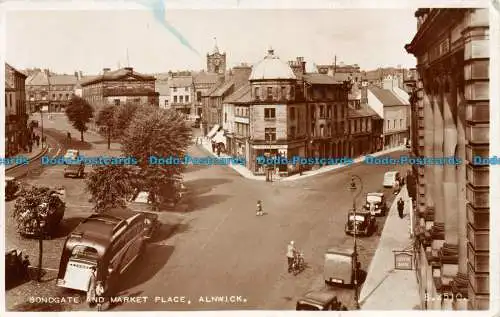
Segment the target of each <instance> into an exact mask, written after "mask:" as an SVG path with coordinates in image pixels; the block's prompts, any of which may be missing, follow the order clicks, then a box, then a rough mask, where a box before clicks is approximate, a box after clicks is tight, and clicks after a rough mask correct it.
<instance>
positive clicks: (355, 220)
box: [345, 210, 377, 236]
mask: <svg viewBox="0 0 500 317" xmlns="http://www.w3.org/2000/svg"><path fill="white" fill-rule="evenodd" d="M375 231H377V220H376V219H375V217H374V216H372V215H371V214H370V212H366V211H357V212H354V211H352V210H351V211H349V213H348V214H347V222H346V224H345V233H346V234H354V233H356V235H363V236H370V235H372V234H373V233H374V232H375Z"/></svg>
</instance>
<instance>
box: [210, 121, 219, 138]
mask: <svg viewBox="0 0 500 317" xmlns="http://www.w3.org/2000/svg"><path fill="white" fill-rule="evenodd" d="M219 128H220V126H219V125H218V124H216V125H214V127H213V128H212V130H210V132H208V134H207V138H212V137H213V136H214V135H215V133H217V131H218V130H219Z"/></svg>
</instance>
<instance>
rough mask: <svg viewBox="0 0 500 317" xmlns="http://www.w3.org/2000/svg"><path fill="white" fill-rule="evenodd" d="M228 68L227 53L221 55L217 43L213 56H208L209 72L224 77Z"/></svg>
mask: <svg viewBox="0 0 500 317" xmlns="http://www.w3.org/2000/svg"><path fill="white" fill-rule="evenodd" d="M226 67H227V64H226V53H220V52H219V47H218V46H217V43H216V44H215V46H214V50H213V52H212V54H207V72H209V73H214V74H220V75H224V74H225V73H226Z"/></svg>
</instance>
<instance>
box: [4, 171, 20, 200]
mask: <svg viewBox="0 0 500 317" xmlns="http://www.w3.org/2000/svg"><path fill="white" fill-rule="evenodd" d="M19 188H20V186H19V183H18V182H17V181H16V179H15V178H14V177H10V176H5V200H12V199H14V198H16V193H17V192H18V191H19Z"/></svg>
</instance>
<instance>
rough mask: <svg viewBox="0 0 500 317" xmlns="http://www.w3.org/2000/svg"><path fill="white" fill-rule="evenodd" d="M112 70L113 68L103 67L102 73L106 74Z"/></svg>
mask: <svg viewBox="0 0 500 317" xmlns="http://www.w3.org/2000/svg"><path fill="white" fill-rule="evenodd" d="M110 70H111V68H103V69H102V73H103V74H106V73H107V72H109V71H110Z"/></svg>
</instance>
